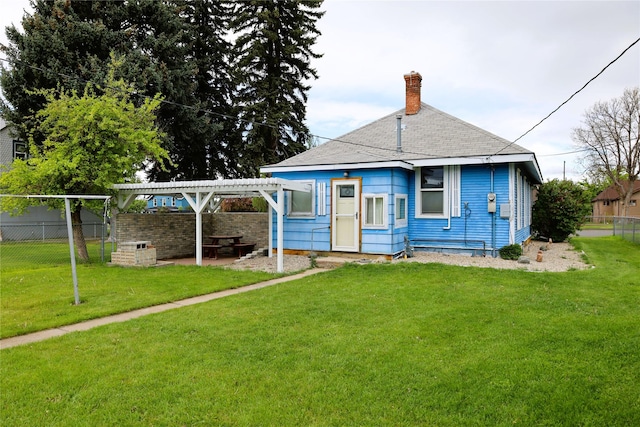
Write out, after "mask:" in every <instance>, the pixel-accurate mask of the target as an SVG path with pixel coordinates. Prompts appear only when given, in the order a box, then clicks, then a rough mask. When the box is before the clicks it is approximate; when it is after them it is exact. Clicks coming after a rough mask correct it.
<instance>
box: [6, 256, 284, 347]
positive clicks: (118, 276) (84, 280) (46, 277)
mask: <svg viewBox="0 0 640 427" xmlns="http://www.w3.org/2000/svg"><path fill="white" fill-rule="evenodd" d="M93 246H95V247H93ZM90 249H91V253H99V252H98V251H97V245H92V247H91V248H90ZM106 250H107V249H106ZM65 251H66V252H65ZM69 259H70V255H69V249H68V246H67V245H66V244H65V243H40V244H38V245H34V244H13V243H12V244H9V245H7V244H2V245H1V246H0V260H1V262H0V296H1V298H0V337H2V338H7V337H11V336H15V335H22V334H26V333H30V332H35V331H39V330H43V329H49V328H54V327H59V326H63V325H68V324H71V323H77V322H79V321H83V320H89V319H93V318H96V317H103V316H107V315H110V314H115V313H122V312H125V311H130V310H134V309H137V308H142V307H149V306H152V305H157V304H161V303H165V302H170V301H176V300H180V299H183V298H188V297H191V296H196V295H203V294H206V293H210V292H215V291H219V290H223V289H231V288H237V287H240V286H244V285H248V284H252V283H257V282H260V281H264V280H268V279H271V278H274V277H276V276H277V275H274V274H269V273H260V272H257V273H256V272H245V271H236V270H230V269H222V268H213V267H205V268H201V267H197V266H167V267H160V268H142V269H141V268H125V267H118V266H108V265H106V264H104V263H88V264H78V266H77V274H78V289H79V294H80V301H81V304H80V305H78V306H76V305H74V304H73V303H74V293H73V278H72V274H71V264H70V261H69Z"/></svg>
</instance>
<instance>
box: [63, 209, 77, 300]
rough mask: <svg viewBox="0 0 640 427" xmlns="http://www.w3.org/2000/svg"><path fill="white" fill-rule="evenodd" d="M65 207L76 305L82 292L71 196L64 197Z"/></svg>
mask: <svg viewBox="0 0 640 427" xmlns="http://www.w3.org/2000/svg"><path fill="white" fill-rule="evenodd" d="M64 209H65V211H66V216H67V234H68V235H69V251H70V252H71V274H72V276H73V296H74V300H75V305H79V304H80V293H79V292H78V274H77V273H76V252H75V250H74V247H73V225H72V223H71V203H69V198H68V197H65V198H64Z"/></svg>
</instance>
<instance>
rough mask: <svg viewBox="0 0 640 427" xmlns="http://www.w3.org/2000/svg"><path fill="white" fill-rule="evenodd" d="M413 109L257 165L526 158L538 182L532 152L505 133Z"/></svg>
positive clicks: (432, 110)
mask: <svg viewBox="0 0 640 427" xmlns="http://www.w3.org/2000/svg"><path fill="white" fill-rule="evenodd" d="M420 106H421V108H420V110H419V111H418V112H417V113H416V114H412V115H406V114H405V109H401V110H398V111H396V112H395V113H392V114H389V115H388V116H385V117H382V118H381V119H379V120H376V121H374V122H372V123H369V124H367V125H365V126H363V127H361V128H359V129H356V130H354V131H352V132H349V133H347V134H345V135H343V136H341V137H339V138H336V139H333V140H330V141H328V142H326V143H324V144H322V145H319V146H317V147H314V148H312V149H310V150H308V151H305V152H303V153H300V154H298V155H296V156H293V157H290V158H288V159H286V160H283V161H282V162H280V163H277V164H275V165H269V166H265V167H264V168H262V171H263V172H275V171H278V170H280V171H284V170H310V169H311V168H315V169H323V168H325V169H336V168H338V167H344V166H345V165H351V166H354V165H357V167H363V168H367V167H379V166H381V165H382V164H384V163H389V162H392V163H393V166H399V167H405V168H407V169H412V168H413V167H418V166H428V165H448V164H481V163H504V162H505V161H515V162H523V164H524V163H529V167H528V171H529V174H530V175H531V176H532V177H534V179H535V180H537V181H540V182H541V181H542V176H541V174H540V171H539V168H538V165H537V161H536V159H535V154H534V153H533V152H531V151H529V150H526V149H524V148H523V147H521V146H519V145H516V144H511V143H510V142H509V141H507V140H506V139H504V138H501V137H499V136H496V135H494V134H492V133H490V132H487V131H486V130H484V129H481V128H479V127H477V126H474V125H472V124H470V123H467V122H465V121H463V120H460V119H458V118H456V117H453V116H451V115H449V114H447V113H445V112H443V111H440V110H438V109H437V108H434V107H432V106H430V105H428V104H425V103H421V104H420ZM398 115H401V116H402V122H401V129H402V132H401V146H402V150H401V151H400V152H398V151H397V116H398Z"/></svg>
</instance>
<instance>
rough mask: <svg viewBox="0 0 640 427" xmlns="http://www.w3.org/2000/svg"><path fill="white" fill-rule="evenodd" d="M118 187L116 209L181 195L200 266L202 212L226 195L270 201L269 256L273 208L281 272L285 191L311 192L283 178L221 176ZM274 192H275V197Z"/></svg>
mask: <svg viewBox="0 0 640 427" xmlns="http://www.w3.org/2000/svg"><path fill="white" fill-rule="evenodd" d="M113 188H114V189H116V190H118V208H119V209H125V208H126V207H127V206H128V205H129V204H130V203H131V202H132V201H133V200H135V198H136V197H137V196H139V195H160V194H173V195H178V194H179V195H182V196H184V198H185V199H186V200H187V201H188V202H189V205H190V206H191V208H192V209H193V211H194V212H195V213H196V264H197V265H202V212H203V211H204V210H205V209H206V208H208V207H211V208H213V209H214V210H215V208H216V207H217V205H216V202H215V201H217V203H218V204H219V203H220V201H221V200H222V199H224V198H229V197H258V196H262V197H264V198H265V199H266V200H267V202H268V203H269V257H272V256H273V222H272V221H271V218H272V215H273V210H275V211H276V214H277V217H278V220H277V227H276V228H277V243H276V247H277V248H278V252H277V258H278V259H277V263H278V269H277V270H278V272H279V273H281V272H283V271H284V256H283V246H284V229H283V228H284V213H285V206H284V192H285V191H287V190H291V191H304V192H309V191H311V188H310V185H309V184H302V183H299V182H295V181H289V180H286V179H282V178H249V179H220V180H208V181H182V182H147V183H140V184H115V185H114V186H113ZM273 194H276V195H277V196H276V198H275V200H274V198H273V196H272V195H273Z"/></svg>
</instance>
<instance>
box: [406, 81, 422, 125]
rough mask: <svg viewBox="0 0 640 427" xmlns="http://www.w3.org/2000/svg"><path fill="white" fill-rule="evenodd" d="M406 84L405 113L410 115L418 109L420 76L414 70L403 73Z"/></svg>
mask: <svg viewBox="0 0 640 427" xmlns="http://www.w3.org/2000/svg"><path fill="white" fill-rule="evenodd" d="M404 81H405V82H406V84H407V104H406V107H405V114H406V115H407V116H410V115H412V114H417V113H418V111H420V86H422V76H421V75H420V73H416V72H415V71H412V72H410V73H409V74H405V75H404Z"/></svg>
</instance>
